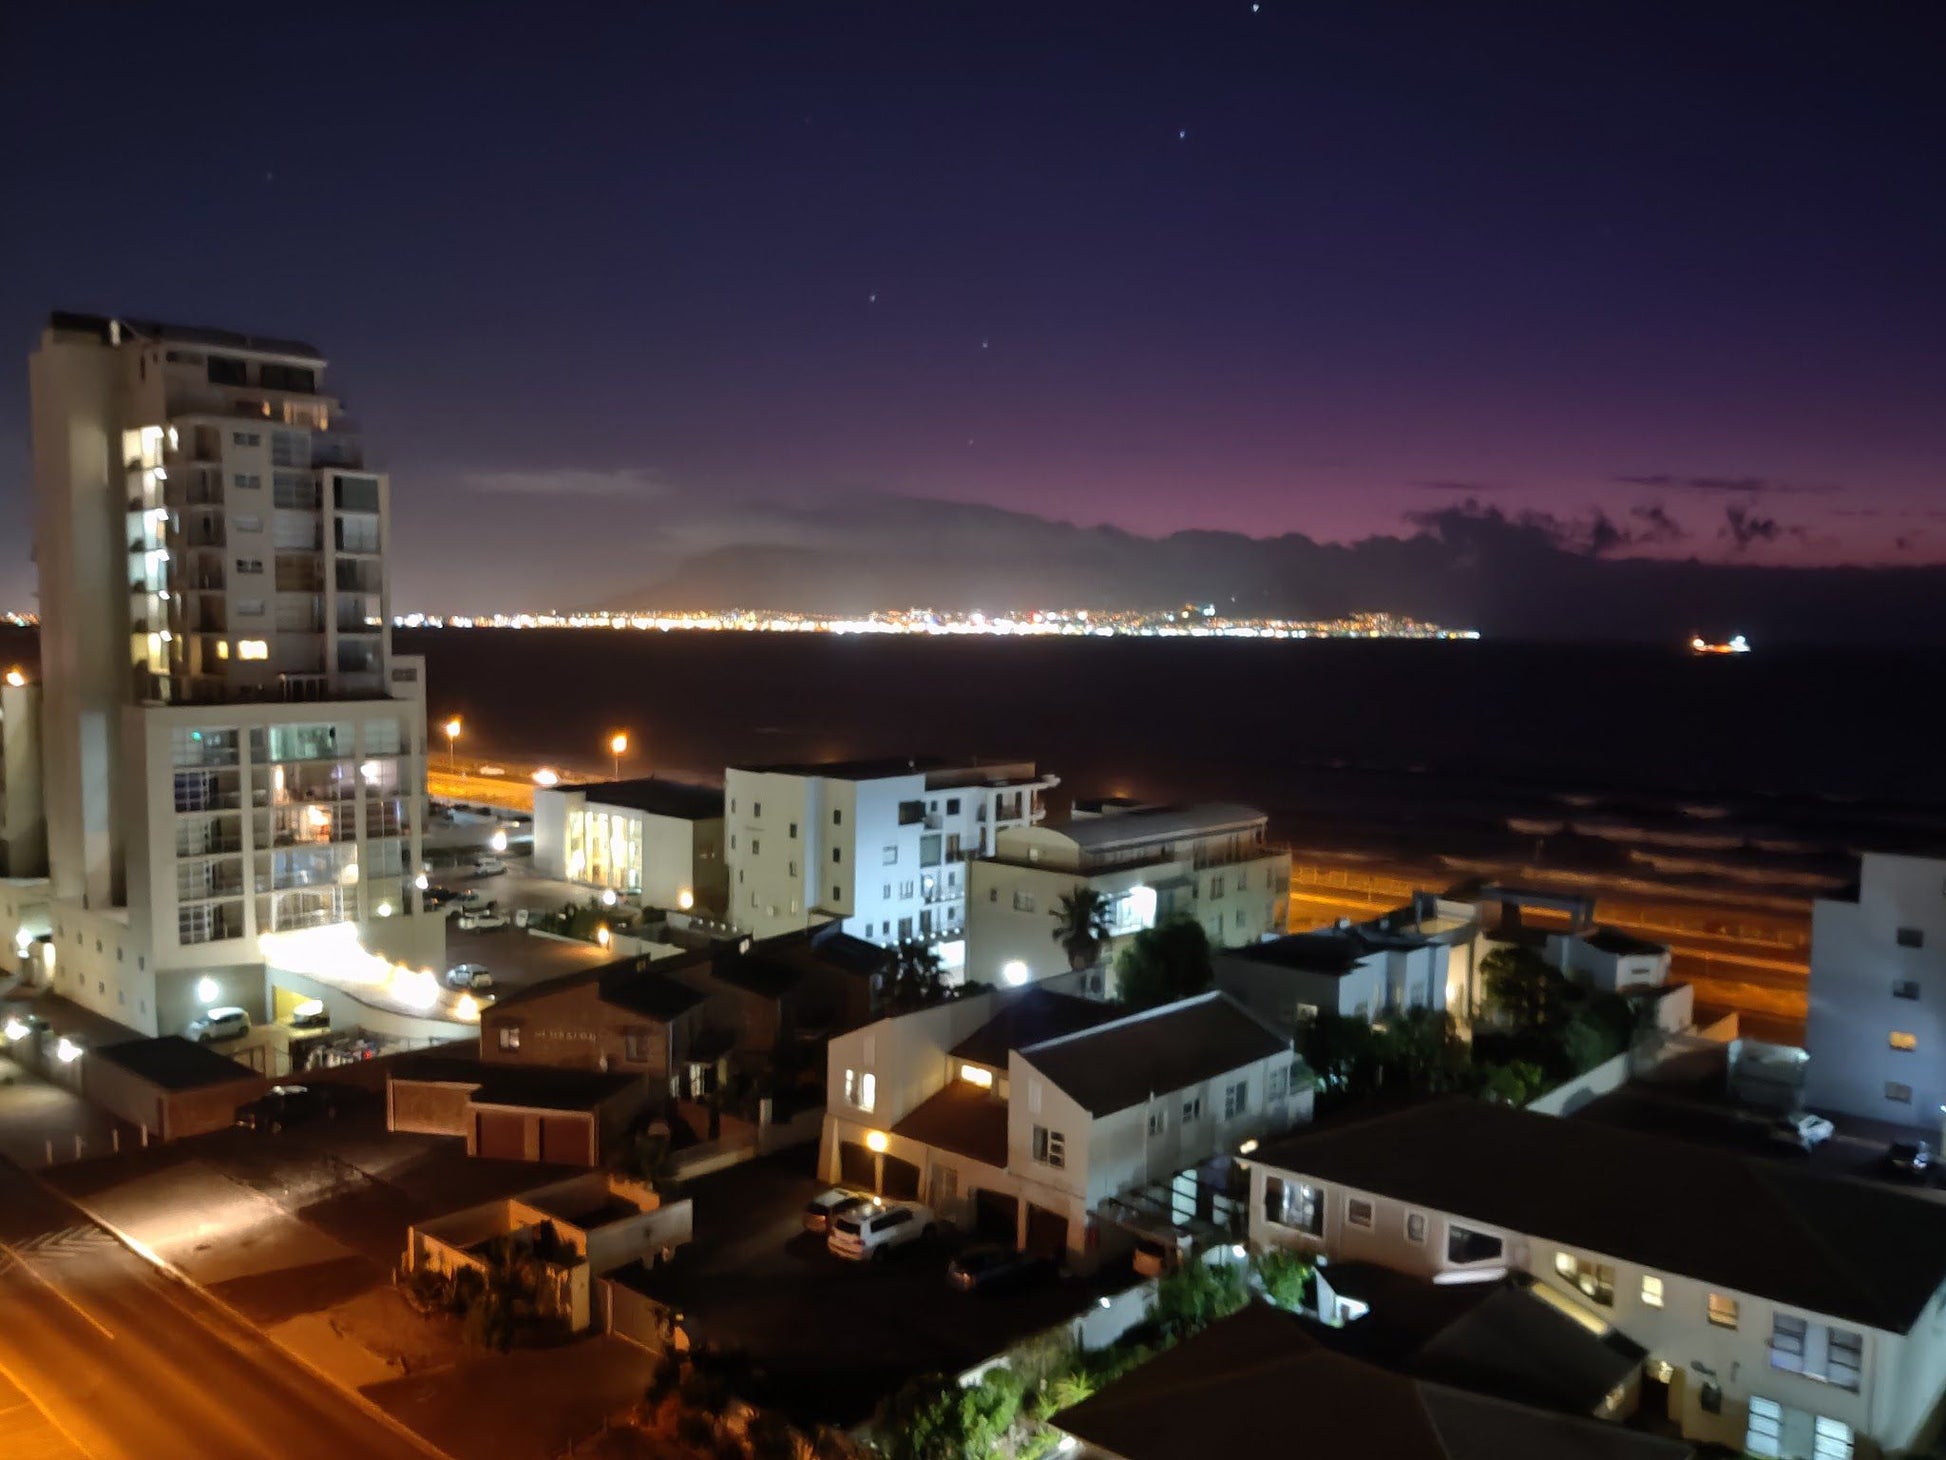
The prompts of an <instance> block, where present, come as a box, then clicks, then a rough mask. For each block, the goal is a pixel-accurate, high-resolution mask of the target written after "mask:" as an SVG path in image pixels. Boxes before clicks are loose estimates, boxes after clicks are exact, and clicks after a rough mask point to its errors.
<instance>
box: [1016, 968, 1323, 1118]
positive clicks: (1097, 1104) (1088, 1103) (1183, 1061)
mask: <svg viewBox="0 0 1946 1460" xmlns="http://www.w3.org/2000/svg"><path fill="white" fill-rule="evenodd" d="M1290 1047H1291V1042H1290V1040H1289V1039H1287V1038H1285V1037H1284V1036H1282V1035H1280V1034H1275V1033H1273V1032H1272V1031H1271V1030H1270V1028H1269V1027H1268V1026H1266V1025H1264V1024H1262V1023H1260V1022H1259V1021H1258V1020H1257V1018H1256V1016H1255V1015H1253V1014H1251V1013H1250V1012H1249V1011H1248V1010H1246V1009H1245V1008H1244V1007H1243V1006H1242V1005H1241V1004H1239V1003H1238V1002H1237V1001H1236V1000H1234V999H1232V998H1231V997H1230V996H1229V995H1228V994H1223V993H1215V992H1212V993H1207V994H1199V995H1197V996H1196V997H1195V998H1193V999H1184V1000H1182V1001H1181V1002H1180V1003H1175V1004H1164V1005H1163V1006H1162V1007H1161V1008H1159V1009H1150V1010H1147V1011H1145V1012H1143V1013H1140V1014H1131V1015H1128V1016H1126V1017H1124V1018H1121V1019H1117V1020H1115V1021H1114V1022H1113V1023H1110V1024H1102V1025H1098V1026H1097V1027H1095V1028H1093V1029H1088V1030H1084V1031H1082V1032H1081V1033H1079V1034H1069V1035H1064V1036H1062V1037H1060V1038H1058V1039H1051V1040H1048V1041H1046V1042H1045V1043H1041V1044H1035V1045H1029V1046H1027V1047H1026V1048H1024V1049H1022V1050H1021V1051H1020V1057H1021V1058H1022V1059H1024V1060H1026V1061H1027V1062H1028V1063H1029V1064H1031V1065H1032V1066H1033V1067H1034V1068H1035V1069H1037V1070H1039V1071H1040V1072H1041V1074H1043V1075H1045V1076H1046V1077H1047V1078H1048V1079H1049V1080H1051V1081H1053V1082H1054V1084H1056V1085H1057V1086H1059V1087H1060V1088H1061V1089H1062V1090H1064V1091H1065V1092H1066V1093H1067V1094H1068V1095H1069V1096H1070V1097H1072V1098H1073V1099H1074V1100H1075V1101H1077V1102H1078V1103H1079V1104H1080V1105H1081V1107H1082V1109H1084V1110H1086V1111H1087V1112H1088V1113H1089V1114H1090V1115H1112V1114H1114V1113H1115V1112H1116V1111H1118V1110H1126V1109H1128V1108H1129V1107H1130V1106H1131V1105H1140V1104H1141V1103H1142V1102H1143V1101H1145V1100H1147V1099H1148V1098H1149V1097H1150V1096H1151V1095H1164V1094H1168V1093H1170V1092H1172V1091H1176V1090H1180V1089H1182V1088H1183V1087H1184V1086H1186V1085H1195V1084H1199V1083H1201V1082H1202V1081H1204V1080H1211V1079H1214V1078H1216V1077H1217V1076H1218V1075H1223V1074H1228V1073H1229V1072H1230V1071H1231V1070H1234V1069H1236V1068H1238V1067H1239V1066H1241V1065H1247V1064H1249V1063H1250V1062H1251V1061H1253V1060H1260V1059H1266V1058H1268V1057H1269V1056H1271V1055H1274V1054H1277V1053H1279V1052H1288V1051H1289V1049H1290Z"/></svg>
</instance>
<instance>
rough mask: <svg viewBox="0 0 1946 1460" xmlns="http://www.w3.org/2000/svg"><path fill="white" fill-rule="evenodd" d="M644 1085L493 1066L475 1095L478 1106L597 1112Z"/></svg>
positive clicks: (630, 1078)
mask: <svg viewBox="0 0 1946 1460" xmlns="http://www.w3.org/2000/svg"><path fill="white" fill-rule="evenodd" d="M640 1083H642V1077H641V1076H639V1075H602V1074H597V1073H595V1072H594V1071H592V1070H557V1069H552V1068H550V1067H548V1066H546V1065H489V1066H487V1067H486V1069H485V1070H483V1071H482V1078H481V1080H480V1086H479V1088H478V1089H477V1090H475V1091H474V1092H473V1095H472V1102H473V1104H475V1105H525V1106H528V1107H531V1108H534V1109H539V1110H593V1109H594V1108H595V1107H596V1106H598V1105H600V1104H602V1103H603V1102H604V1101H607V1100H610V1099H612V1098H613V1097H615V1096H617V1095H619V1094H621V1093H622V1092H623V1091H624V1090H626V1089H628V1088H629V1087H630V1086H632V1085H637V1084H640Z"/></svg>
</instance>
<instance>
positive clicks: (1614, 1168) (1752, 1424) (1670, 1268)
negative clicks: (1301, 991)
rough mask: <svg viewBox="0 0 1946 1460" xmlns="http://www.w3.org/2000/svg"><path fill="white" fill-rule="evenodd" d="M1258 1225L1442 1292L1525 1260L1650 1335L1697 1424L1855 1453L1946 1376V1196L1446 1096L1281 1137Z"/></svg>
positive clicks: (1650, 1393) (1723, 1440) (1665, 1410)
mask: <svg viewBox="0 0 1946 1460" xmlns="http://www.w3.org/2000/svg"><path fill="white" fill-rule="evenodd" d="M1251 1167H1252V1169H1251V1178H1250V1231H1251V1236H1252V1238H1253V1240H1255V1241H1256V1242H1257V1243H1259V1244H1261V1245H1264V1246H1287V1247H1294V1248H1297V1249H1299V1250H1302V1251H1306V1252H1312V1253H1319V1254H1322V1255H1324V1256H1326V1257H1328V1258H1329V1259H1330V1260H1331V1261H1332V1263H1333V1264H1334V1266H1335V1265H1336V1264H1337V1263H1338V1262H1340V1261H1365V1262H1371V1263H1375V1264H1378V1265H1380V1266H1384V1267H1388V1268H1392V1269H1394V1270H1396V1271H1399V1272H1404V1273H1408V1274H1413V1275H1416V1276H1419V1277H1422V1278H1426V1279H1429V1280H1430V1281H1431V1282H1433V1283H1435V1284H1444V1283H1455V1282H1472V1281H1489V1282H1490V1281H1497V1280H1499V1279H1501V1278H1502V1277H1504V1276H1506V1275H1508V1274H1510V1273H1511V1274H1525V1275H1526V1276H1527V1277H1528V1278H1529V1279H1531V1280H1532V1282H1533V1283H1534V1285H1535V1287H1536V1288H1537V1290H1538V1289H1545V1290H1546V1291H1547V1292H1548V1293H1550V1294H1552V1296H1553V1298H1554V1299H1556V1300H1558V1302H1559V1303H1561V1304H1563V1305H1566V1306H1567V1307H1568V1308H1569V1309H1571V1310H1572V1311H1573V1312H1574V1313H1576V1314H1577V1315H1578V1316H1579V1318H1580V1320H1581V1321H1582V1322H1583V1323H1584V1325H1586V1326H1588V1327H1589V1328H1590V1329H1591V1330H1592V1331H1596V1332H1601V1333H1608V1332H1614V1333H1618V1334H1620V1335H1622V1336H1625V1337H1626V1338H1627V1339H1628V1340H1629V1341H1631V1342H1633V1343H1634V1344H1636V1345H1638V1346H1639V1347H1640V1348H1641V1349H1642V1350H1643V1352H1644V1353H1645V1355H1646V1358H1645V1359H1644V1361H1643V1366H1642V1378H1641V1384H1640V1389H1641V1400H1640V1403H1641V1408H1642V1409H1643V1410H1644V1411H1645V1412H1647V1413H1650V1414H1658V1413H1660V1414H1666V1415H1667V1417H1668V1418H1669V1419H1670V1420H1671V1421H1673V1422H1674V1423H1675V1424H1676V1425H1678V1426H1679V1427H1680V1429H1681V1432H1682V1434H1683V1436H1684V1437H1685V1438H1687V1439H1691V1440H1696V1441H1709V1442H1714V1443H1719V1444H1726V1445H1730V1446H1732V1447H1735V1448H1744V1449H1748V1450H1750V1451H1751V1452H1753V1453H1756V1454H1764V1455H1787V1456H1789V1455H1802V1456H1811V1455H1813V1453H1814V1452H1815V1455H1816V1457H1817V1460H1842V1457H1846V1456H1850V1455H1853V1454H1861V1455H1864V1454H1871V1453H1875V1450H1874V1447H1876V1449H1878V1450H1893V1449H1899V1448H1902V1447H1905V1446H1907V1445H1910V1444H1911V1443H1912V1442H1913V1440H1914V1438H1915V1437H1916V1436H1917V1435H1918V1434H1919V1432H1920V1430H1921V1427H1922V1425H1924V1423H1925V1422H1926V1421H1927V1419H1928V1417H1929V1416H1930V1414H1931V1412H1932V1410H1933V1408H1934V1405H1935V1403H1936V1401H1937V1399H1938V1396H1939V1395H1940V1392H1941V1389H1942V1386H1943V1385H1946V1291H1942V1284H1946V1208H1942V1207H1940V1206H1937V1205H1934V1204H1933V1203H1930V1202H1928V1201H1926V1200H1924V1199H1922V1198H1918V1197H1915V1196H1910V1195H1907V1194H1904V1193H1901V1192H1897V1191H1893V1190H1890V1189H1887V1188H1884V1187H1881V1186H1877V1185H1872V1184H1867V1183H1864V1182H1859V1181H1847V1180H1831V1179H1827V1178H1823V1177H1819V1176H1814V1175H1812V1174H1810V1173H1809V1172H1807V1171H1804V1170H1802V1169H1801V1168H1799V1167H1796V1166H1793V1165H1791V1164H1789V1163H1787V1162H1782V1161H1778V1160H1774V1159H1773V1160H1767V1159H1763V1158H1758V1157H1748V1158H1743V1157H1736V1156H1730V1155H1726V1154H1724V1153H1723V1152H1721V1151H1718V1150H1712V1149H1710V1148H1708V1147H1704V1146H1701V1145H1692V1144H1689V1143H1687V1142H1683V1141H1678V1140H1669V1139H1664V1138H1661V1137H1656V1136H1649V1135H1643V1134H1639V1133H1636V1132H1633V1131H1628V1130H1624V1129H1620V1128H1616V1127H1609V1126H1601V1125H1596V1124H1592V1123H1584V1122H1580V1121H1571V1120H1560V1119H1556V1118H1553V1117H1549V1116H1545V1115H1537V1114H1534V1113H1532V1112H1529V1111H1524V1110H1518V1109H1514V1108H1512V1107H1508V1106H1502V1105H1496V1104H1492V1103H1489V1102H1486V1101H1479V1100H1468V1099H1459V1098H1453V1099H1442V1100H1435V1101H1430V1102H1426V1103H1423V1104H1418V1105H1414V1106H1410V1107H1407V1108H1404V1109H1399V1110H1394V1111H1391V1112H1388V1113H1384V1114H1379V1115H1373V1116H1370V1117H1366V1118H1363V1119H1355V1120H1348V1121H1342V1122H1338V1123H1335V1124H1332V1125H1329V1126H1326V1127H1324V1128H1321V1129H1316V1130H1309V1131H1301V1132H1298V1133H1295V1134H1293V1135H1290V1136H1287V1137H1284V1138H1282V1139H1280V1140H1275V1141H1267V1142H1265V1143H1264V1144H1263V1145H1262V1146H1261V1147H1260V1148H1259V1149H1258V1151H1257V1152H1256V1153H1255V1155H1254V1156H1253V1157H1252V1159H1251Z"/></svg>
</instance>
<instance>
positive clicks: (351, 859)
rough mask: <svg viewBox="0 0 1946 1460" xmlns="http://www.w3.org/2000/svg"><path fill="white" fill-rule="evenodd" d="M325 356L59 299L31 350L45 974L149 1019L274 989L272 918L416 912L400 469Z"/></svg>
mask: <svg viewBox="0 0 1946 1460" xmlns="http://www.w3.org/2000/svg"><path fill="white" fill-rule="evenodd" d="M324 370H325V360H324V357H323V356H322V355H321V354H319V352H318V351H317V350H316V349H314V348H313V347H312V346H310V345H307V344H303V343H300V342H298V341H294V340H278V339H264V338H259V337H256V336H251V335H242V334H233V333H230V332H227V331H222V330H210V329H194V328H183V327H178V326H174V325H164V324H155V323H150V322H146V321H136V320H127V319H110V318H101V317H96V316H92V315H74V314H56V315H54V316H53V318H52V319H51V320H50V322H49V324H48V326H47V328H46V330H45V331H44V333H43V335H42V337H41V342H40V346H39V348H38V349H37V350H36V351H35V352H34V355H33V358H32V362H31V388H32V397H33V436H34V475H35V493H36V499H37V504H38V507H37V511H38V517H37V522H36V558H37V562H38V565H39V572H40V612H41V681H42V692H43V703H42V715H41V742H42V753H43V763H44V772H45V773H44V776H43V778H42V784H43V788H44V801H45V809H46V818H47V828H48V875H49V886H48V901H47V911H46V920H47V923H48V926H47V927H46V928H45V929H41V930H38V931H44V932H46V933H47V934H49V935H50V936H51V937H52V939H53V944H52V946H53V952H54V955H55V957H54V963H55V987H56V989H57V990H58V991H59V992H61V993H63V994H65V995H67V996H68V997H70V998H73V999H76V1000H77V1001H79V1002H82V1003H84V1004H88V1005H89V1006H91V1007H93V1008H95V1009H97V1010H98V1011H99V1012H101V1013H103V1014H106V1015H108V1016H109V1017H111V1018H114V1019H117V1020H119V1021H121V1022H122V1023H124V1024H127V1025H130V1026H132V1027H134V1028H136V1029H140V1030H143V1031H146V1032H150V1033H156V1032H171V1031H174V1030H178V1029H180V1028H181V1027H182V1025H183V1024H184V1023H185V1022H186V1021H187V1020H188V1019H189V1018H190V1017H192V1016H193V1015H194V1014H195V1013H196V1012H197V1011H198V1009H199V1008H200V1007H201V1006H204V1005H207V1004H210V1003H215V1002H222V1003H238V1004H242V1005H244V1006H245V1007H246V1008H249V1009H251V1010H252V1011H253V1012H256V1011H259V1010H261V1008H262V1006H263V1003H264V990H263V979H262V963H261V960H260V958H259V954H258V946H257V938H258V935H259V934H262V933H267V932H273V931H279V930H283V929H289V928H302V927H313V926H317V925H320V924H324V923H331V922H339V921H363V920H366V919H370V918H375V917H388V916H392V915H395V914H402V913H406V912H409V911H416V909H417V893H416V891H415V890H414V888H413V885H412V879H413V876H414V874H415V873H416V872H417V871H418V869H419V867H420V865H421V856H420V853H421V834H422V824H423V819H424V818H423V806H424V793H425V777H424V766H425V693H424V684H423V674H424V666H423V663H422V662H421V661H419V660H416V659H405V658H399V657H396V656H394V655H393V653H392V650H391V636H390V631H389V628H388V624H389V603H388V580H387V573H386V561H385V554H386V550H387V547H388V544H389V539H390V519H389V512H388V506H389V504H388V483H387V480H386V477H385V476H384V474H383V473H380V472H375V471H371V470H368V469H367V468H366V466H365V461H364V455H363V451H362V448H361V445H360V442H359V439H358V435H357V432H356V428H355V425H354V423H353V422H352V421H351V420H350V419H349V418H348V417H347V416H346V415H345V413H344V411H343V409H342V407H341V405H340V403H339V402H338V401H337V400H336V399H335V398H334V397H332V396H331V395H329V394H327V393H326V392H325V387H324V378H323V377H324ZM0 931H5V930H0Z"/></svg>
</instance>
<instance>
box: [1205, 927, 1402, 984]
mask: <svg viewBox="0 0 1946 1460" xmlns="http://www.w3.org/2000/svg"><path fill="white" fill-rule="evenodd" d="M1371 952H1372V950H1371V949H1370V948H1367V947H1366V946H1365V945H1364V944H1363V943H1362V942H1360V941H1359V940H1358V939H1357V938H1355V937H1353V936H1352V934H1351V933H1349V932H1339V931H1337V930H1335V929H1330V930H1326V931H1322V932H1316V933H1292V934H1290V935H1288V936H1287V937H1283V938H1272V939H1271V940H1270V941H1269V942H1267V943H1251V944H1249V945H1247V946H1246V947H1242V948H1226V949H1224V950H1223V953H1222V955H1221V956H1222V957H1224V958H1240V959H1243V960H1244V961H1245V962H1247V963H1264V964H1269V965H1270V966H1271V967H1273V968H1292V969H1298V970H1300V971H1302V972H1304V973H1322V974H1327V975H1330V976H1332V977H1342V976H1343V975H1344V974H1347V973H1350V972H1351V971H1352V970H1353V969H1354V968H1356V967H1357V966H1358V961H1359V960H1360V959H1361V958H1364V957H1366V956H1367V955H1368V954H1369V953H1371Z"/></svg>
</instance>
